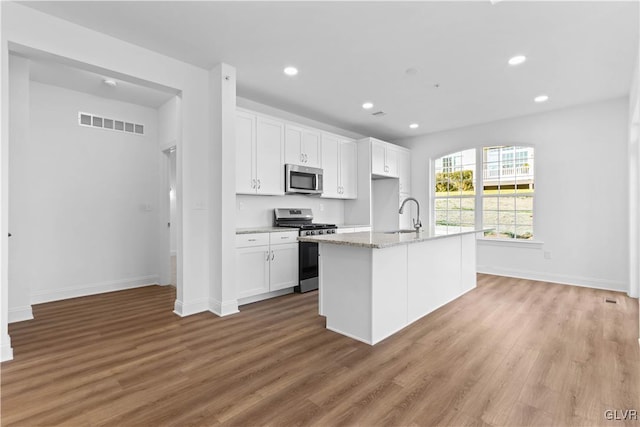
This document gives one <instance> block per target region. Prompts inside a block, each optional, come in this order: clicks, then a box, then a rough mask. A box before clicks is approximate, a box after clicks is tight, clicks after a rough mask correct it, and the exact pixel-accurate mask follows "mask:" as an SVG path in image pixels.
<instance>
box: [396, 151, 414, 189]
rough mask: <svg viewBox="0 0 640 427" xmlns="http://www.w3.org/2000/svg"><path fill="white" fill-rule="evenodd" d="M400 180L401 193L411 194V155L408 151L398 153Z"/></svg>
mask: <svg viewBox="0 0 640 427" xmlns="http://www.w3.org/2000/svg"><path fill="white" fill-rule="evenodd" d="M398 178H399V181H400V193H407V194H410V193H411V153H410V152H409V151H406V150H399V151H398Z"/></svg>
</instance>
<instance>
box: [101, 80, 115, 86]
mask: <svg viewBox="0 0 640 427" xmlns="http://www.w3.org/2000/svg"><path fill="white" fill-rule="evenodd" d="M102 83H104V84H106V85H107V86H110V87H116V86H117V85H118V84H117V83H116V81H115V80H111V79H104V80H103V81H102Z"/></svg>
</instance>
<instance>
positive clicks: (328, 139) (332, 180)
mask: <svg viewBox="0 0 640 427" xmlns="http://www.w3.org/2000/svg"><path fill="white" fill-rule="evenodd" d="M338 153H339V147H338V138H336V137H334V136H332V135H322V166H323V167H322V180H323V181H322V186H323V187H322V197H330V198H340V192H339V191H338V186H339V183H338V176H339V174H340V170H339V168H338V155H339V154H338Z"/></svg>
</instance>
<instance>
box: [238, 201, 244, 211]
mask: <svg viewBox="0 0 640 427" xmlns="http://www.w3.org/2000/svg"><path fill="white" fill-rule="evenodd" d="M238 210H241V211H243V210H244V203H242V202H240V203H238Z"/></svg>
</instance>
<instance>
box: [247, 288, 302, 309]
mask: <svg viewBox="0 0 640 427" xmlns="http://www.w3.org/2000/svg"><path fill="white" fill-rule="evenodd" d="M292 293H293V288H287V289H280V290H279V291H273V292H267V293H266V294H260V295H252V296H250V297H244V298H238V305H245V304H251V303H252V302H258V301H263V300H266V299H269V298H275V297H279V296H281V295H287V294H292Z"/></svg>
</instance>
